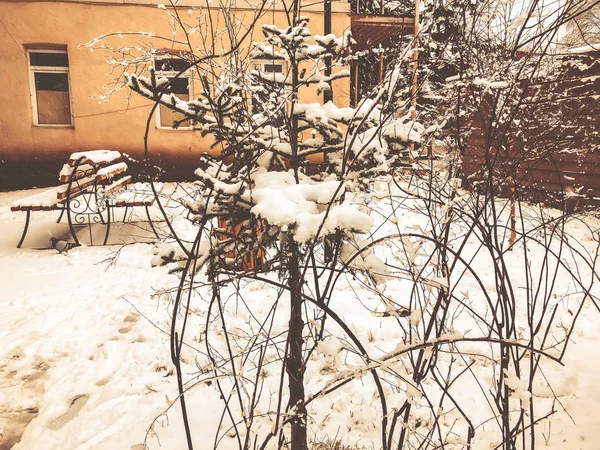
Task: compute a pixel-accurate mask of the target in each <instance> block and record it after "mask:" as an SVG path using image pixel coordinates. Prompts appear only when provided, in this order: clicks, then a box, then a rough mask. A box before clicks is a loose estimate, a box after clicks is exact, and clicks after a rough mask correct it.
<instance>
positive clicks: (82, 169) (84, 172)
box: [58, 164, 94, 183]
mask: <svg viewBox="0 0 600 450" xmlns="http://www.w3.org/2000/svg"><path fill="white" fill-rule="evenodd" d="M91 170H94V166H92V165H90V164H83V165H81V166H79V167H78V168H77V173H75V174H73V167H71V166H70V165H68V164H65V165H63V168H62V170H61V171H60V174H59V176H58V181H60V182H61V183H68V182H69V180H70V179H71V175H73V180H79V179H81V178H84V177H86V176H89V173H88V171H91Z"/></svg>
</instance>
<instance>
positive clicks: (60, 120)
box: [27, 50, 73, 126]
mask: <svg viewBox="0 0 600 450" xmlns="http://www.w3.org/2000/svg"><path fill="white" fill-rule="evenodd" d="M27 54H28V57H29V82H30V86H31V97H32V103H33V123H34V125H47V126H56V125H60V126H71V125H73V121H72V117H71V97H70V95H69V57H68V55H67V51H66V50H28V51H27Z"/></svg>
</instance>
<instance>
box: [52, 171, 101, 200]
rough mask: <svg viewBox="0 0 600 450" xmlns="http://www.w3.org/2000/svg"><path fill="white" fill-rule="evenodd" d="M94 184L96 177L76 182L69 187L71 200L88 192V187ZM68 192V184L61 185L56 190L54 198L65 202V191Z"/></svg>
mask: <svg viewBox="0 0 600 450" xmlns="http://www.w3.org/2000/svg"><path fill="white" fill-rule="evenodd" d="M95 183H96V177H95V176H93V177H85V178H81V179H79V180H77V181H76V182H75V183H73V184H72V185H71V198H74V197H76V196H78V195H81V194H83V193H85V192H86V190H88V188H89V187H92V186H94V184H95ZM68 190H69V185H68V184H63V185H60V186H58V188H57V190H56V198H57V199H58V200H66V198H67V191H68Z"/></svg>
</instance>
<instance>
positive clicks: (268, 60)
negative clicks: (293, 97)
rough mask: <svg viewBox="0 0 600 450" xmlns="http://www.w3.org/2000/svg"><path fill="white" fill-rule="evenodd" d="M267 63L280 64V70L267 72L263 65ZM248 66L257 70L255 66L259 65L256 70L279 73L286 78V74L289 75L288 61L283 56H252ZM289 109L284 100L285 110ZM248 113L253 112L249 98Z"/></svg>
mask: <svg viewBox="0 0 600 450" xmlns="http://www.w3.org/2000/svg"><path fill="white" fill-rule="evenodd" d="M268 65H280V66H281V72H267V71H266V70H265V66H268ZM250 66H251V70H252V71H253V70H257V66H260V68H259V69H258V70H260V71H261V72H263V73H281V74H282V75H284V76H285V77H286V79H287V77H288V75H289V61H287V60H286V59H283V58H278V57H276V58H274V57H271V58H252V59H251V60H250ZM287 109H289V102H286V110H287ZM250 113H251V114H254V104H253V99H251V100H250Z"/></svg>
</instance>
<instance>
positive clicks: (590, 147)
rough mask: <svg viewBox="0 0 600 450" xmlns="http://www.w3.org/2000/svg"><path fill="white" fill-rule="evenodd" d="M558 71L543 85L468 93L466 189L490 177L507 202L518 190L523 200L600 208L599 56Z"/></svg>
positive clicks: (557, 60)
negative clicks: (566, 202) (599, 205)
mask: <svg viewBox="0 0 600 450" xmlns="http://www.w3.org/2000/svg"><path fill="white" fill-rule="evenodd" d="M552 63H553V66H554V67H555V69H554V70H553V71H552V74H551V76H547V77H545V78H543V79H539V78H538V79H532V80H526V81H523V82H521V83H518V84H517V85H516V86H509V87H504V88H499V89H484V88H482V87H481V86H475V85H474V86H472V87H470V88H469V89H466V90H464V91H463V92H462V95H463V100H464V102H465V103H464V104H465V105H466V107H467V108H468V109H469V111H470V112H469V113H468V114H466V115H465V116H464V119H463V120H462V122H461V123H460V126H461V127H463V131H466V136H467V137H466V139H465V140H464V142H462V146H461V149H462V172H463V177H464V178H463V179H464V180H465V184H466V185H467V186H475V185H476V184H477V181H478V180H481V179H482V178H483V177H486V176H488V175H489V173H490V171H491V173H493V175H494V177H495V180H497V181H498V186H499V190H500V192H499V193H500V194H501V195H508V194H509V192H510V188H511V187H512V186H514V187H515V189H516V192H517V195H519V196H520V197H521V198H530V199H531V198H533V199H535V200H543V201H553V203H562V201H563V200H564V199H565V198H571V199H576V201H577V202H578V203H580V204H589V203H593V204H600V51H594V52H588V53H585V54H568V55H559V56H554V57H553V61H552ZM571 203H573V202H571Z"/></svg>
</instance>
